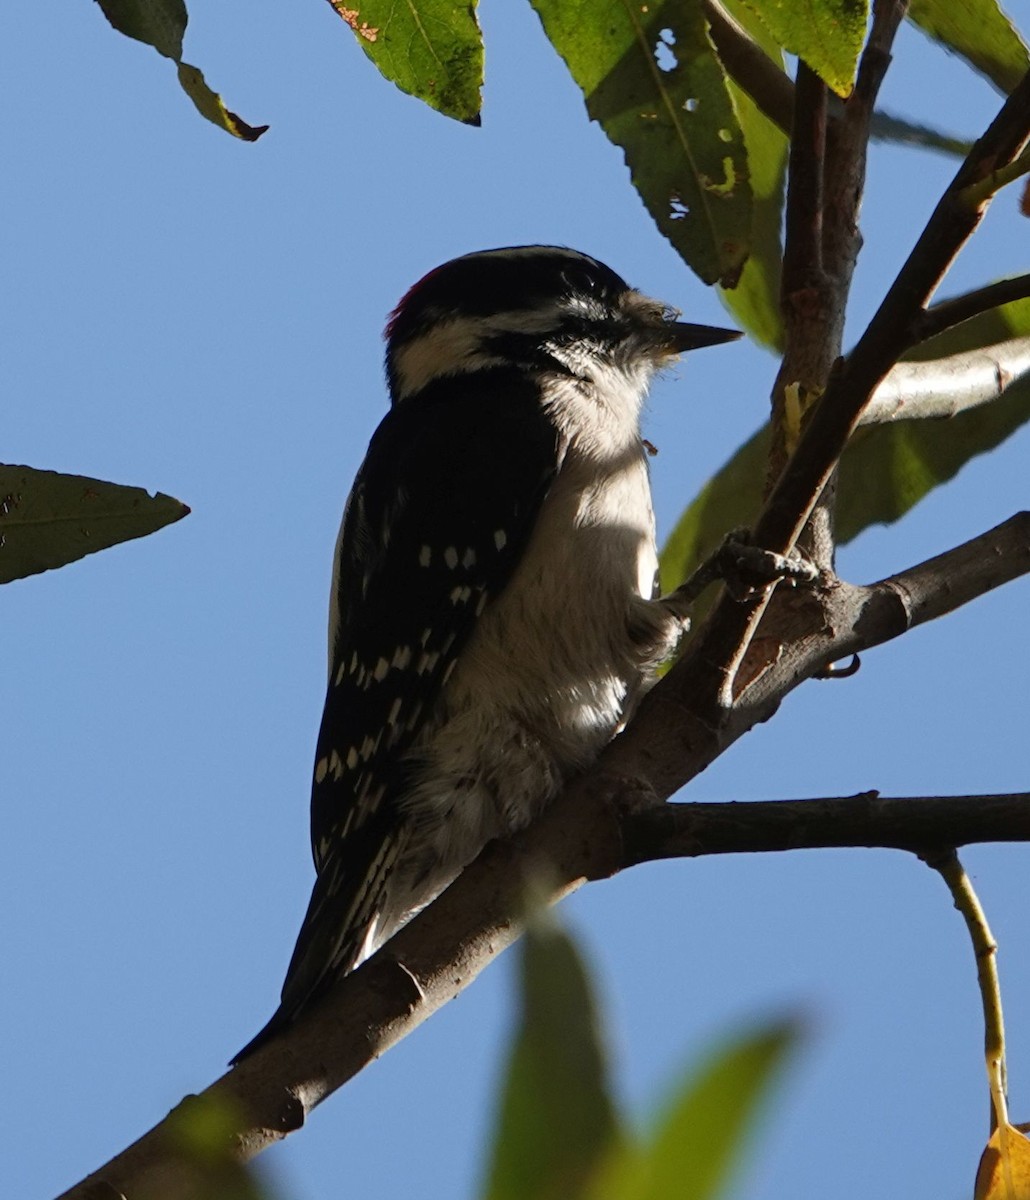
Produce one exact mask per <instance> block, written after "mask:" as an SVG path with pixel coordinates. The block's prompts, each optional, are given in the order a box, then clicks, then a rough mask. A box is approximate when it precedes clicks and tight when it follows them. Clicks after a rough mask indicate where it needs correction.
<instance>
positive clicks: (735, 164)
mask: <svg viewBox="0 0 1030 1200" xmlns="http://www.w3.org/2000/svg"><path fill="white" fill-rule="evenodd" d="M533 6H534V8H535V9H536V11H537V13H538V14H539V16H540V20H541V21H542V22H543V26H544V30H545V32H546V34H547V36H548V38H550V40H551V43H552V45H553V46H554V48H555V49H556V50H557V51H558V53H559V54H560V55H561V56H562V58H563V59H564V60H565V63H566V65H567V66H568V68H569V71H570V73H571V74H572V77H573V79H575V81H576V83H577V84H578V85H579V87H580V88H581V89H582V91H583V95H584V96H585V98H586V104H587V111H588V112H589V114H590V116H591V117H592V118H593V120H595V121H598V122H599V123H600V125H601V127H602V128H603V129H604V131H605V133H606V134H607V135H608V137H609V139H610V140H611V141H613V142H614V143H615V144H616V145H617V146H620V147H621V148H622V150H623V153H624V155H625V158H626V163H627V165H628V166H629V169H630V173H631V176H632V179H633V185H634V187H636V189H637V191H638V192H639V193H640V196H641V198H642V199H643V201H644V204H645V205H646V206H647V210H648V212H649V213H650V214H651V216H652V217H653V218H654V220H655V223H656V224H657V225H658V228H659V229H660V230H661V232H662V233H663V234H664V235H665V236H666V237H667V238H668V239H669V241H670V242H672V244H673V246H675V248H676V250H677V251H678V252H679V254H680V256H681V257H682V258H683V260H684V261H685V262H686V263H687V264H688V265H689V266H690V267H691V268H692V269H693V270H694V271H695V272H697V274H698V275H699V276H700V277H701V278H702V279H703V280H705V282H707V283H714V282H716V281H719V282H721V283H722V284H724V285H725V286H728V287H729V286H732V285H733V284H734V283H735V282H736V281H737V279H738V278H739V276H740V272H741V269H742V268H743V266H744V262H745V260H746V258H747V255H748V248H749V240H750V234H751V187H750V184H749V182H748V163H747V152H746V150H745V146H744V138H743V134H742V133H741V129H740V124H739V122H738V120H737V116H736V113H735V111H734V108H733V104H732V102H731V99H730V94H729V90H728V88H727V84H726V78H725V74H724V72H723V69H722V66H721V64H720V63H719V61H718V59H717V58H716V57H715V52H714V50H713V49H712V46H711V43H710V42H709V40H708V35H707V31H706V26H705V21H704V16H703V14H702V11H701V6H700V4H696V3H691V4H683V3H680V0H666V3H663V4H657V5H649V4H639V3H632V4H628V3H625V2H624V0H533Z"/></svg>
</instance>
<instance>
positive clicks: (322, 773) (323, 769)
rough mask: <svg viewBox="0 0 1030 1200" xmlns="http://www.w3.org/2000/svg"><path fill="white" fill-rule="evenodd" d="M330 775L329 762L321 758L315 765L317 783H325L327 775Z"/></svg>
mask: <svg viewBox="0 0 1030 1200" xmlns="http://www.w3.org/2000/svg"><path fill="white" fill-rule="evenodd" d="M328 774H329V760H328V759H327V758H320V759H319V760H318V762H317V763H316V764H315V783H324V782H325V777H326V775H328Z"/></svg>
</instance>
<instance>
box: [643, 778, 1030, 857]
mask: <svg viewBox="0 0 1030 1200" xmlns="http://www.w3.org/2000/svg"><path fill="white" fill-rule="evenodd" d="M623 829H624V838H625V845H626V858H627V860H628V864H632V865H637V864H639V863H645V862H655V861H659V860H662V859H668V858H698V857H700V856H702V855H708V854H751V853H756V852H766V851H783V850H817V849H829V848H831V847H841V848H844V847H865V848H867V849H892V850H908V851H911V852H912V853H913V854H921V853H924V852H926V851H927V850H928V848H930V847H946V848H953V847H955V846H967V845H971V844H973V843H976V842H1024V841H1030V792H1014V793H1008V794H1005V795H994V796H898V797H887V796H881V795H880V794H879V793H878V792H863V793H861V794H860V795H858V796H847V797H841V796H838V797H834V798H832V799H818V800H764V801H749V802H747V803H741V802H739V801H735V802H730V803H721V804H701V803H691V804H663V805H660V806H653V807H647V808H641V809H639V810H637V811H634V812H629V813H627V815H626V818H625V821H624V825H623Z"/></svg>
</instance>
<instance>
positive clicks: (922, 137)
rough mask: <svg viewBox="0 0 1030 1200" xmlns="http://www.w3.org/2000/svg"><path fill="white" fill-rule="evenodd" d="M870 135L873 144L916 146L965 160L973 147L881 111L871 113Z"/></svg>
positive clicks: (948, 134) (948, 135)
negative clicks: (885, 143)
mask: <svg viewBox="0 0 1030 1200" xmlns="http://www.w3.org/2000/svg"><path fill="white" fill-rule="evenodd" d="M871 133H872V137H873V141H874V142H894V144H895V145H898V146H918V147H919V148H920V149H922V150H936V151H937V152H938V153H939V154H947V155H948V156H949V157H951V158H965V156H966V155H967V154H968V153H969V151H970V150H971V149H972V147H973V143H972V142H967V141H964V140H963V139H962V138H959V137H955V135H954V134H951V133H944V132H942V131H941V130H940V129H931V128H930V126H929V125H917V124H916V123H915V122H913V121H906V120H905V118H904V117H895V116H892V115H891V114H890V113H885V112H883V111H882V110H881V111H880V112H875V113H873V120H872V126H871Z"/></svg>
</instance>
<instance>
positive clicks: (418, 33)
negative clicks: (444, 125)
mask: <svg viewBox="0 0 1030 1200" xmlns="http://www.w3.org/2000/svg"><path fill="white" fill-rule="evenodd" d="M329 3H330V4H331V5H332V6H333V8H334V9H335V10H336V11H337V13H339V15H340V16H341V17H342V18H343V20H344V21H345V22H346V23H347V24H348V25H349V26H350V27H351V29H353V30H354V36H355V37H356V38H357V39H358V44H359V45H360V46H361V48H362V50H364V52H365V53H366V54H367V55H368V57H369V58H370V59H371V60H372V61H373V62H374V63H375V65H376V66H377V67H378V68H379V70H380V71H381V72H382V74H383V75H384V76H385V77H386V78H387V79H389V80H390V81H391V82H392V83H395V84H396V85H397V86H398V87H399V88H400V89H401V90H402V91H404V92H407V93H408V94H409V95H412V96H415V97H417V98H418V99H419V100H424V101H425V102H426V104H428V105H429V106H430V108H435V109H436V110H437V111H438V112H442V113H443V114H444V115H445V116H448V117H454V118H455V119H456V120H458V121H464V122H465V123H466V124H468V125H478V124H479V110H480V91H481V89H482V86H483V38H482V34H481V33H480V29H479V22H478V21H477V20H476V6H475V4H474V3H464V4H462V3H454V2H453V0H407V2H406V3H404V4H397V3H395V2H394V0H365V2H364V3H362V4H360V5H359V4H357V3H356V2H354V0H329Z"/></svg>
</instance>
